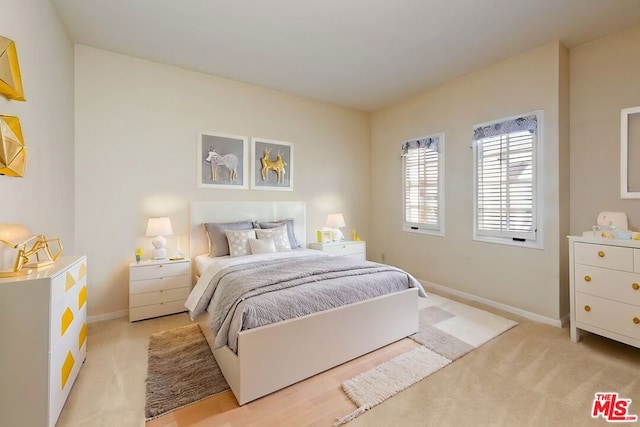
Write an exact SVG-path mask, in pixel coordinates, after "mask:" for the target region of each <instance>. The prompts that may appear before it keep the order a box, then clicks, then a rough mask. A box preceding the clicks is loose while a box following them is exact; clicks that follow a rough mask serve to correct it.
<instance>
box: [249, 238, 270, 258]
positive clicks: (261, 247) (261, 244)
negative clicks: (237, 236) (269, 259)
mask: <svg viewBox="0 0 640 427" xmlns="http://www.w3.org/2000/svg"><path fill="white" fill-rule="evenodd" d="M249 246H250V247H251V253H252V254H254V255H255V254H270V253H272V252H277V251H276V243H275V242H274V241H273V239H251V240H249Z"/></svg>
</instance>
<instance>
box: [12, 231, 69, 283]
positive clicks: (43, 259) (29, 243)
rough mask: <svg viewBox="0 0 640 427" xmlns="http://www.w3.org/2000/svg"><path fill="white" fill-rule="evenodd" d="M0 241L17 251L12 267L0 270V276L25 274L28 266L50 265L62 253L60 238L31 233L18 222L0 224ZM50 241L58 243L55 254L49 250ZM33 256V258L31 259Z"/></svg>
mask: <svg viewBox="0 0 640 427" xmlns="http://www.w3.org/2000/svg"><path fill="white" fill-rule="evenodd" d="M0 243H2V244H4V245H6V246H8V247H9V248H11V249H14V250H16V251H17V253H16V256H15V261H14V263H13V268H12V269H11V270H2V271H0V277H13V276H22V275H27V274H30V273H31V270H29V269H30V268H36V269H38V268H41V267H46V266H48V265H51V264H53V262H54V261H55V260H56V259H58V257H59V256H60V254H62V249H63V248H62V242H61V241H60V239H57V238H56V239H47V238H46V237H45V236H44V235H42V234H38V235H33V234H31V233H30V232H29V231H28V230H27V229H26V228H25V227H24V226H23V225H20V224H0ZM50 243H56V244H57V245H58V250H57V252H56V253H55V254H54V253H52V252H51V248H50V247H49V244H50ZM34 257H35V260H32V259H33V258H34ZM25 267H26V269H23V268H25Z"/></svg>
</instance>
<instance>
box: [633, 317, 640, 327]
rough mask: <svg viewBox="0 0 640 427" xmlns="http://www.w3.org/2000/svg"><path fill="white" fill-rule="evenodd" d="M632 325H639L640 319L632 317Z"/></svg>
mask: <svg viewBox="0 0 640 427" xmlns="http://www.w3.org/2000/svg"><path fill="white" fill-rule="evenodd" d="M633 323H635V324H636V325H637V324H638V323H640V319H638V318H637V317H634V318H633Z"/></svg>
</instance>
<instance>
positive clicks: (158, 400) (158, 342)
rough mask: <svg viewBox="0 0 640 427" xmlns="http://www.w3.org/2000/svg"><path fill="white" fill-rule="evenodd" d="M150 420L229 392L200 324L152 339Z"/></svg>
mask: <svg viewBox="0 0 640 427" xmlns="http://www.w3.org/2000/svg"><path fill="white" fill-rule="evenodd" d="M146 387H147V389H146V401H145V416H146V418H147V420H149V419H152V418H155V417H158V416H160V415H163V414H166V413H167V412H170V411H173V410H175V409H178V408H181V407H183V406H186V405H189V404H191V403H195V402H197V401H200V400H202V399H205V398H207V397H209V396H212V395H214V394H216V393H220V392H223V391H226V390H229V385H228V384H227V382H226V381H225V379H224V377H223V376H222V372H221V371H220V368H219V367H218V364H217V363H216V360H215V358H214V357H213V354H212V353H211V350H210V348H209V344H207V340H206V338H205V337H204V335H203V334H202V331H201V330H200V326H199V325H198V324H192V325H187V326H181V327H179V328H174V329H170V330H168V331H163V332H160V333H157V334H153V335H151V337H150V338H149V361H148V371H147V380H146Z"/></svg>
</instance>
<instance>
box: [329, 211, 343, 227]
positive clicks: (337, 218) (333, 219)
mask: <svg viewBox="0 0 640 427" xmlns="http://www.w3.org/2000/svg"><path fill="white" fill-rule="evenodd" d="M345 225H346V224H345V223H344V216H342V214H341V213H332V214H329V216H327V227H329V228H340V227H344V226H345Z"/></svg>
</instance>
